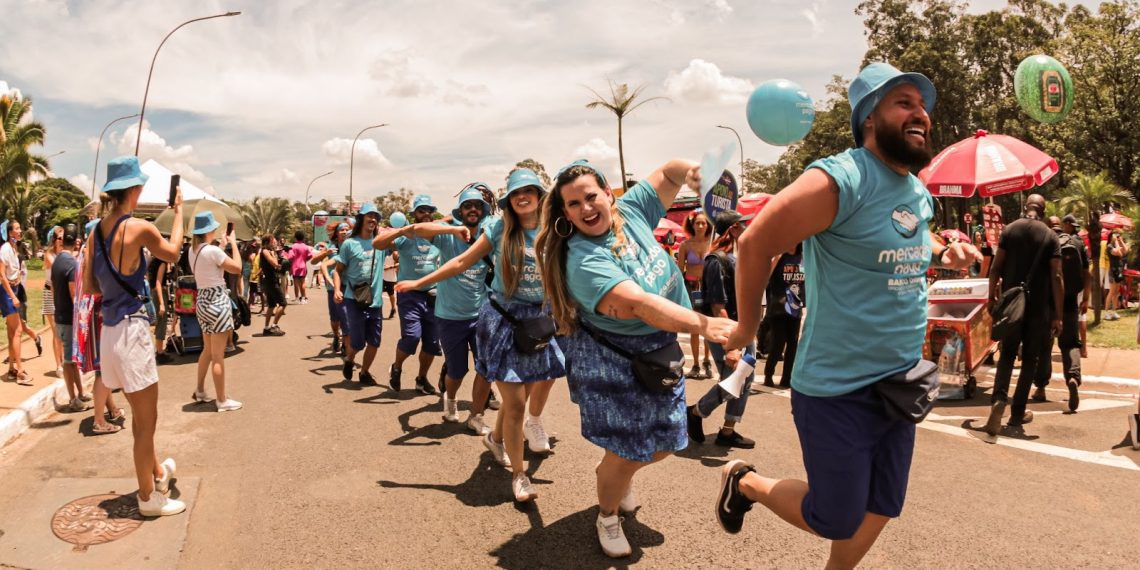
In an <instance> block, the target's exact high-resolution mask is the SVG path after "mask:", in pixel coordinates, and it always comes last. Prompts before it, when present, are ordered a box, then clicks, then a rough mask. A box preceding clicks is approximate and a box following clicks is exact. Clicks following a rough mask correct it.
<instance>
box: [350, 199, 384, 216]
mask: <svg viewBox="0 0 1140 570" xmlns="http://www.w3.org/2000/svg"><path fill="white" fill-rule="evenodd" d="M368 214H373V215H375V216H376V218H377V219H379V218H380V210H378V209H376V204H373V203H372V202H365V203H364V205H363V206H361V207H360V211H359V212H357V213H356V215H357V216H360V217H361V218H363V217H364V216H367V215H368Z"/></svg>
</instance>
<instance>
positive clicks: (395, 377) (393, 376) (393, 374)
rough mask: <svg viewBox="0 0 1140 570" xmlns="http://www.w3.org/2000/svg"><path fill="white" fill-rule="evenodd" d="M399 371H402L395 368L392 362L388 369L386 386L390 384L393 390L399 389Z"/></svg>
mask: <svg viewBox="0 0 1140 570" xmlns="http://www.w3.org/2000/svg"><path fill="white" fill-rule="evenodd" d="M401 372H403V370H400V369H399V368H396V365H395V364H393V365H392V367H391V368H389V369H388V386H390V387H391V388H392V391H393V392H399V391H400V373H401Z"/></svg>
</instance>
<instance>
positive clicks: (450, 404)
mask: <svg viewBox="0 0 1140 570" xmlns="http://www.w3.org/2000/svg"><path fill="white" fill-rule="evenodd" d="M443 410H444V414H443V421H445V422H447V423H449V424H455V423H459V400H458V399H452V398H448V397H447V394H444V395H443Z"/></svg>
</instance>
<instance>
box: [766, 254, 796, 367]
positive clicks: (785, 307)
mask: <svg viewBox="0 0 1140 570" xmlns="http://www.w3.org/2000/svg"><path fill="white" fill-rule="evenodd" d="M803 251H804V246H803V244H802V243H799V244H796V247H795V249H793V250H791V251H789V252H787V253H785V254H783V255H781V256H780V258H779V259H778V260H776V263H775V265H773V267H772V277H771V278H770V279H769V280H768V291H767V295H768V314H767V319H766V320H767V321H768V327H769V330H771V331H772V349H771V352H770V353H769V354H768V360H766V361H765V362H764V385H765V386H773V385H774V384H773V382H772V377H773V375H774V374H775V373H776V362H778V361H781V360H782V361H783V362H784V368H783V370H782V371H781V373H780V387H781V388H787V387H789V386H791V385H792V368H793V366H794V364H795V360H796V348H798V347H799V343H800V322H802V320H803V309H804V298H805V293H804V266H803Z"/></svg>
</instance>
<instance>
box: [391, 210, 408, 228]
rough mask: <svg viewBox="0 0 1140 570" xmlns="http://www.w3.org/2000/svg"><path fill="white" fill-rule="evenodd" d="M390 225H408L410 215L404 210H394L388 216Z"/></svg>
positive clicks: (398, 226)
mask: <svg viewBox="0 0 1140 570" xmlns="http://www.w3.org/2000/svg"><path fill="white" fill-rule="evenodd" d="M388 225H390V226H392V227H393V228H402V227H404V226H406V225H408V217H407V216H405V215H404V213H403V212H393V213H392V215H391V216H388Z"/></svg>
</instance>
